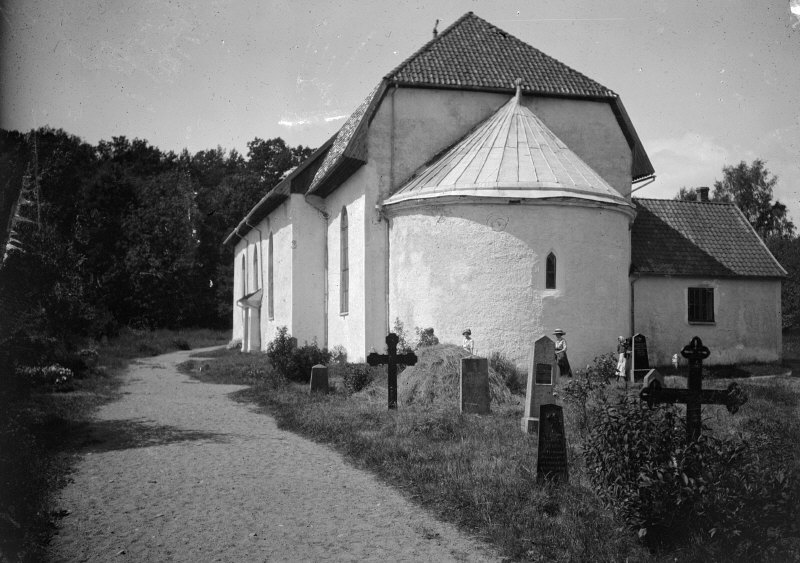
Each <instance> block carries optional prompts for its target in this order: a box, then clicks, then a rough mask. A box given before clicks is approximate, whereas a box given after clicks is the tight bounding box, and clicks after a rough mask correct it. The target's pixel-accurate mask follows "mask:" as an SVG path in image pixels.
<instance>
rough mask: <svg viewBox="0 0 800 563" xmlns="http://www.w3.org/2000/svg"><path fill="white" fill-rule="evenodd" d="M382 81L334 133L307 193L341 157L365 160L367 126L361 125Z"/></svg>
mask: <svg viewBox="0 0 800 563" xmlns="http://www.w3.org/2000/svg"><path fill="white" fill-rule="evenodd" d="M382 85H383V82H381V83H379V84H378V85H377V86H375V88H373V89H372V92H370V93H369V95H368V96H367V97H366V98H365V99H364V101H363V102H361V105H359V106H358V107H357V108H356V110H355V111H354V112H353V114H352V115H351V116H350V117H349V118H348V119H347V121H345V123H344V125H342V128H341V129H339V132H338V133H337V134H336V138H335V139H334V141H333V145H332V146H331V150H329V151H328V153H327V154H326V155H325V159H324V160H323V161H322V164H321V165H320V167H319V169H318V170H317V173H316V174H315V175H314V179H313V180H312V181H311V186H310V188H309V191H308V193H314V192H316V191H318V188H319V187H320V184H322V182H323V181H324V180H325V179H326V177H327V176H329V175H330V174H331V172H332V171H333V169H334V168H335V167H336V165H337V164H338V163H339V161H340V160H341V159H342V158H350V159H353V160H357V161H360V162H361V163H362V164H363V163H365V162H366V161H367V148H366V132H367V128H366V127H363V126H361V125H362V121H363V120H364V116H365V114H366V113H367V110H368V109H369V108H370V106H371V105H373V102H377V101H378V100H377V99H376V98H377V97H378V93H379V92H380V91H381V86H382Z"/></svg>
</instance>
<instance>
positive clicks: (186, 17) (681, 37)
mask: <svg viewBox="0 0 800 563" xmlns="http://www.w3.org/2000/svg"><path fill="white" fill-rule="evenodd" d="M792 10H794V13H793V11H792ZM468 11H473V12H474V13H475V14H476V15H478V16H480V17H481V18H483V19H485V20H487V21H489V22H490V23H492V24H494V25H496V26H497V27H499V28H501V29H503V30H505V31H507V32H508V33H511V34H512V35H514V36H516V37H517V38H519V39H521V40H523V41H525V42H526V43H529V44H530V45H533V46H534V47H536V48H538V49H540V50H541V51H544V52H545V53H547V54H548V55H550V56H553V57H555V58H556V59H558V60H560V61H562V62H564V63H566V64H567V65H569V66H571V67H572V68H574V69H576V70H578V71H580V72H582V73H583V74H585V75H587V76H589V77H590V78H592V79H594V80H595V81H597V82H599V83H601V84H603V85H604V86H606V87H608V88H610V89H611V90H613V91H615V92H616V93H617V94H619V95H620V97H621V98H622V101H623V103H624V104H625V107H626V109H627V111H628V114H629V115H630V117H631V120H632V121H633V124H634V127H635V128H636V130H637V132H638V134H639V137H640V138H641V140H642V143H643V145H644V147H645V150H646V151H647V153H648V155H649V157H650V160H651V161H652V163H653V166H654V168H655V170H656V180H655V182H653V183H651V184H649V185H647V186H645V187H643V188H642V189H641V190H639V191H638V192H637V193H636V195H637V196H640V197H656V198H658V197H665V198H669V197H672V196H674V195H675V194H676V193H677V191H678V190H679V188H681V187H682V186H686V187H696V186H712V185H713V183H714V181H715V180H719V179H721V176H722V168H723V166H725V165H735V164H738V163H739V162H740V161H742V160H744V161H746V162H748V163H750V162H752V161H753V160H754V159H756V158H761V159H763V160H765V161H766V166H767V168H768V169H769V171H770V172H772V173H773V174H774V175H776V176H777V177H778V185H777V187H776V190H775V196H776V198H777V199H779V200H781V201H782V202H783V203H785V204H786V205H787V206H788V208H789V212H790V215H791V217H792V219H794V221H795V222H796V223H797V224H798V227H800V104H798V96H800V0H758V1H755V2H754V1H752V0H741V1H725V0H703V1H693V2H689V1H685V0H672V1H669V2H665V1H662V2H649V3H646V2H641V1H639V0H636V1H621V0H615V1H602V0H599V1H593V2H587V1H586V0H581V1H580V2H578V1H574V0H553V1H550V0H547V1H542V0H524V1H519V2H510V1H503V0H491V1H482V0H476V1H464V0H442V1H434V0H428V1H415V0H394V1H392V2H379V1H374V0H369V1H367V0H351V1H335V0H323V1H320V0H293V1H283V0H280V1H276V0H273V1H269V0H267V1H253V0H209V1H204V2H188V1H182V0H170V1H167V0H161V1H155V0H129V1H122V0H92V1H89V0H86V1H84V0H46V1H44V0H0V15H1V16H2V17H1V18H0V128H3V129H15V130H19V131H28V130H30V129H32V128H36V127H40V126H44V125H49V126H51V127H56V128H61V129H64V130H65V131H67V132H69V133H71V134H74V135H77V136H79V137H81V138H83V139H84V140H85V141H87V142H90V143H93V144H95V143H97V142H98V141H100V140H101V139H105V140H110V139H111V138H112V137H115V136H126V137H128V138H131V139H132V138H140V139H146V140H147V141H148V142H149V143H150V144H152V145H154V146H157V147H159V148H160V149H162V150H173V151H176V152H178V151H181V150H182V149H184V148H186V149H188V150H189V151H190V152H196V151H199V150H204V149H211V148H215V147H217V146H221V147H222V148H224V149H226V150H230V149H236V150H238V151H239V152H241V153H243V154H246V152H247V143H248V142H249V141H252V140H253V139H254V138H256V137H259V138H262V139H268V138H273V137H282V138H283V139H285V140H286V141H287V142H288V143H289V144H291V145H298V144H302V145H306V146H311V147H317V146H319V145H320V144H322V143H323V142H324V141H325V140H326V139H327V138H328V137H330V136H331V135H332V134H334V133H335V132H336V131H337V130H338V129H339V128H340V127H341V126H342V125H343V123H344V121H345V119H346V117H347V116H348V115H349V114H350V113H351V112H352V111H353V110H354V109H355V108H356V107H357V106H358V104H359V103H360V102H361V101H362V100H363V99H364V98H365V97H366V95H367V94H368V93H369V92H370V90H371V89H372V88H373V87H374V86H375V85H376V84H377V83H378V82H379V81H380V80H381V78H382V77H383V76H384V75H385V74H387V73H388V72H389V71H391V70H392V69H393V68H394V67H395V66H396V65H398V64H399V63H401V62H402V61H403V60H404V59H405V58H407V57H408V56H410V55H411V54H413V53H414V52H415V51H416V50H417V49H419V48H420V47H421V46H422V45H423V44H424V43H425V42H427V41H428V40H429V39H430V38H431V32H432V30H433V27H434V24H435V22H436V20H437V19H438V20H440V23H439V25H438V28H439V30H440V31H441V30H443V29H444V28H446V27H447V26H448V25H450V24H451V23H453V22H454V21H455V20H456V19H457V18H458V17H460V16H461V15H463V14H464V13H465V12H468ZM795 14H798V15H795Z"/></svg>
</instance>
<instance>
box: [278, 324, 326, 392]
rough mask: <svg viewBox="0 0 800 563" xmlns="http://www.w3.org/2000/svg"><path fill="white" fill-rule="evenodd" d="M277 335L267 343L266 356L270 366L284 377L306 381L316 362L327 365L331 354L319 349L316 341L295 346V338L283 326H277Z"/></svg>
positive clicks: (309, 377) (324, 349) (300, 381)
mask: <svg viewBox="0 0 800 563" xmlns="http://www.w3.org/2000/svg"><path fill="white" fill-rule="evenodd" d="M277 332H278V333H277V335H276V336H275V338H274V340H272V341H271V342H270V343H269V344H268V345H267V357H269V360H270V362H271V363H272V367H273V368H275V370H276V371H277V372H278V373H280V374H281V375H282V376H284V377H285V378H287V379H289V380H291V381H297V382H298V383H308V382H309V380H310V379H311V368H312V367H313V366H315V365H317V364H322V365H328V364H329V363H330V361H331V354H330V352H328V350H327V349H326V348H322V349H320V348H319V347H318V346H317V344H316V342H314V343H312V344H305V345H303V346H302V347H300V348H298V347H297V339H296V338H293V337H292V336H291V335H289V332H288V329H287V328H286V327H285V326H282V327H280V328H278V331H277Z"/></svg>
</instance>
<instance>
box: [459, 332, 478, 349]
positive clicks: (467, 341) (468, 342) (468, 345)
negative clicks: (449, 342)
mask: <svg viewBox="0 0 800 563" xmlns="http://www.w3.org/2000/svg"><path fill="white" fill-rule="evenodd" d="M461 334H463V335H464V342H462V343H461V347H462V348H463V349H464V350H466V351H467V352H469V353H470V354H471V355H474V354H475V341H474V340H473V339H472V331H471V330H470V329H467V330H465V331H464V332H462V333H461Z"/></svg>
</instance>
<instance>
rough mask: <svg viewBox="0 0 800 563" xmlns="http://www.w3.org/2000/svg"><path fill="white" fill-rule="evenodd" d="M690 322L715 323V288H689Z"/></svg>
mask: <svg viewBox="0 0 800 563" xmlns="http://www.w3.org/2000/svg"><path fill="white" fill-rule="evenodd" d="M688 317H689V322H690V323H713V322H714V288H713V287H690V288H689V315H688Z"/></svg>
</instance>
